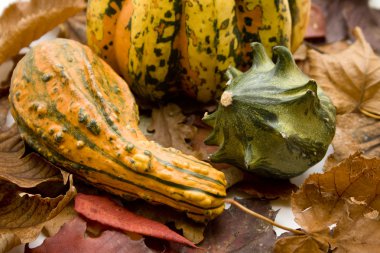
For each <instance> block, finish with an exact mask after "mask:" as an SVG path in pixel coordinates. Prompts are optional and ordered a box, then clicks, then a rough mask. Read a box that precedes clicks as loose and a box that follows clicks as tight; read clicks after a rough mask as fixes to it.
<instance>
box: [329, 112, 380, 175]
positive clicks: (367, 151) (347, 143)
mask: <svg viewBox="0 0 380 253" xmlns="http://www.w3.org/2000/svg"><path fill="white" fill-rule="evenodd" d="M332 145H333V147H334V153H333V154H331V155H330V156H329V157H328V159H327V160H326V163H325V165H324V167H325V168H326V169H329V168H331V167H333V166H335V165H336V164H338V163H339V162H341V161H343V160H344V159H346V158H347V157H348V156H349V155H350V154H353V153H355V152H356V151H358V150H359V151H361V152H363V154H364V155H366V156H370V157H375V156H377V157H380V121H379V120H377V119H373V118H370V117H367V116H365V115H363V114H361V113H347V114H343V115H337V118H336V132H335V136H334V139H333V141H332Z"/></svg>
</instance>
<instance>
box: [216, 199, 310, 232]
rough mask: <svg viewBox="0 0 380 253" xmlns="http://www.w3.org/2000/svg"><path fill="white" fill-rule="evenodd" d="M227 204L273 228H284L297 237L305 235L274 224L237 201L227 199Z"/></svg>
mask: <svg viewBox="0 0 380 253" xmlns="http://www.w3.org/2000/svg"><path fill="white" fill-rule="evenodd" d="M224 201H225V202H226V203H230V204H231V205H234V206H236V207H237V208H239V209H241V210H243V211H244V212H245V213H248V214H249V215H251V216H253V217H255V218H258V219H260V220H263V221H265V222H268V223H269V224H271V225H273V226H276V227H278V228H282V229H284V230H287V231H289V232H292V233H293V234H297V235H304V234H305V233H304V232H303V231H300V230H296V229H293V228H289V227H286V226H283V225H281V224H278V223H276V222H274V221H273V220H271V219H269V218H267V217H265V216H263V215H261V214H259V213H256V212H254V211H252V210H250V209H248V208H246V207H245V206H243V205H242V204H240V203H239V202H237V201H236V200H234V199H230V198H228V199H225V200H224Z"/></svg>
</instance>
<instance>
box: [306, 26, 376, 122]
mask: <svg viewBox="0 0 380 253" xmlns="http://www.w3.org/2000/svg"><path fill="white" fill-rule="evenodd" d="M354 34H355V37H356V38H357V41H356V42H355V43H354V44H353V45H351V46H350V47H349V48H348V49H347V50H344V51H343V52H340V53H337V54H333V55H327V54H320V53H318V52H316V51H313V50H311V51H309V58H310V76H311V77H312V78H314V79H316V80H317V82H318V84H319V85H320V86H321V87H322V88H323V90H324V91H325V92H326V93H327V95H328V96H329V97H330V98H331V99H332V101H333V103H334V105H335V106H336V107H337V113H338V114H343V113H349V112H354V111H356V110H358V109H359V110H360V111H361V112H363V113H365V114H367V115H369V116H372V117H380V58H379V57H378V56H377V55H376V54H375V53H374V52H373V50H372V49H371V47H370V46H369V44H368V43H367V42H366V41H365V39H364V37H363V34H362V32H361V30H360V29H359V28H356V29H355V30H354Z"/></svg>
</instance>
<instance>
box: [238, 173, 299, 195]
mask: <svg viewBox="0 0 380 253" xmlns="http://www.w3.org/2000/svg"><path fill="white" fill-rule="evenodd" d="M237 188H238V189H239V190H241V191H243V192H245V193H247V194H248V195H250V196H252V197H255V198H259V199H269V200H270V199H272V200H273V199H278V198H279V199H289V198H290V195H291V194H292V193H293V192H295V191H297V189H298V187H297V186H296V185H294V184H292V183H291V182H290V181H289V180H281V179H272V178H264V177H260V176H251V177H250V178H249V181H247V182H242V183H240V184H239V185H237Z"/></svg>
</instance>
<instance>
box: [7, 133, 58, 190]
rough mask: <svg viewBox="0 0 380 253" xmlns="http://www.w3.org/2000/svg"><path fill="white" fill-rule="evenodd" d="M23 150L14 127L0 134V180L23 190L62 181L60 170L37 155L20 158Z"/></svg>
mask: <svg viewBox="0 0 380 253" xmlns="http://www.w3.org/2000/svg"><path fill="white" fill-rule="evenodd" d="M24 148H25V147H24V143H23V142H22V140H21V138H20V134H19V133H18V131H17V127H16V125H13V126H12V127H11V128H10V129H8V130H7V131H4V132H0V180H6V181H9V182H12V183H14V184H16V185H18V186H19V187H23V188H31V187H35V186H37V185H39V184H41V183H43V182H48V181H55V182H58V181H62V176H61V173H60V170H59V169H58V168H57V167H55V166H54V165H52V164H50V163H48V162H47V161H46V160H45V159H43V158H42V157H40V156H39V155H38V154H37V153H30V154H28V155H26V156H25V157H22V156H23V154H24V152H25V150H24ZM21 157H22V158H21Z"/></svg>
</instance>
